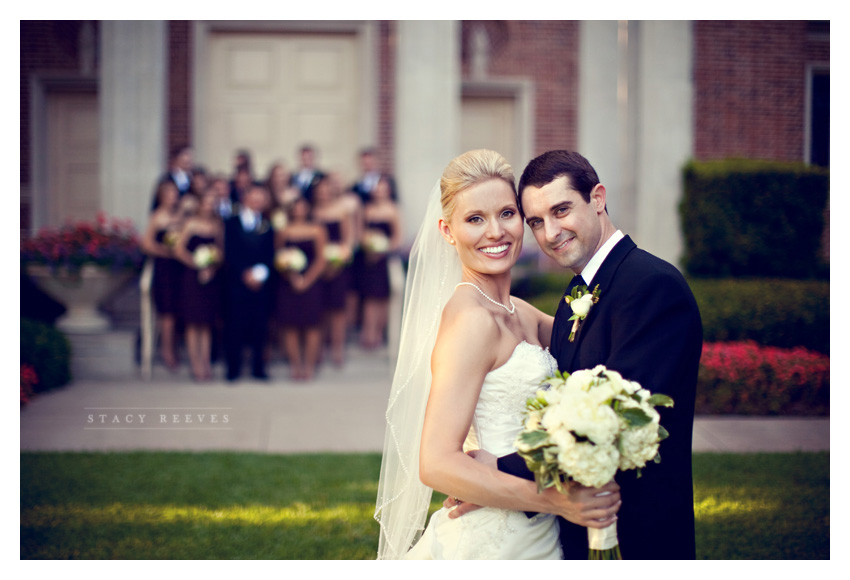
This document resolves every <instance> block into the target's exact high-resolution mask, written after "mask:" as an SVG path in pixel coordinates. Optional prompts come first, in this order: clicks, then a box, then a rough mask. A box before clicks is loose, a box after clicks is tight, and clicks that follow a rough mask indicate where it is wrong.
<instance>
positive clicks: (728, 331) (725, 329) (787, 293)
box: [688, 278, 829, 354]
mask: <svg viewBox="0 0 850 580" xmlns="http://www.w3.org/2000/svg"><path fill="white" fill-rule="evenodd" d="M688 283H689V284H690V286H691V289H692V290H693V292H694V297H695V298H696V300H697V304H698V305H699V310H700V315H701V316H702V328H703V336H704V341H705V342H731V341H743V340H752V341H754V342H757V343H758V344H761V345H763V346H776V347H781V348H792V347H795V346H802V347H805V348H807V349H809V350H814V351H817V352H820V353H823V354H829V282H826V281H822V280H784V279H763V278H762V279H743V280H738V279H727V280H694V279H691V280H688Z"/></svg>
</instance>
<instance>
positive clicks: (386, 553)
mask: <svg viewBox="0 0 850 580" xmlns="http://www.w3.org/2000/svg"><path fill="white" fill-rule="evenodd" d="M441 215H442V208H441V205H440V183H439V181H438V182H437V184H436V185H435V186H434V188H433V189H432V190H431V193H430V194H429V197H428V204H427V209H426V211H425V217H424V218H423V220H422V226H421V227H420V229H419V233H418V234H417V235H416V239H415V240H414V242H413V247H412V248H411V251H410V262H409V265H408V271H407V281H406V283H405V294H404V306H403V312H402V324H401V336H400V343H399V355H398V361H397V363H396V370H395V374H394V376H393V384H392V390H391V392H390V398H389V403H388V405H387V414H386V417H387V429H386V435H385V437H384V454H383V461H382V464H381V478H380V481H379V483H378V499H377V503H376V508H375V519H376V520H377V521H378V524H379V525H380V539H379V541H378V559H379V560H397V559H400V558H403V557H404V555H405V554H406V553H407V551H408V550H409V549H410V547H411V546H412V545H413V544H414V543H415V542H416V540H417V539H418V538H419V537H420V535H421V534H422V531H423V530H424V528H425V520H426V518H427V515H428V506H429V504H430V502H431V493H432V490H431V488H429V487H426V486H425V485H423V484H422V482H420V481H419V442H420V438H421V435H422V424H423V421H424V418H425V406H426V404H427V403H428V394H429V392H430V390H431V351H432V350H433V348H434V342H435V340H436V337H437V329H438V327H439V324H440V316H441V314H442V311H443V307H444V306H445V305H446V302H448V300H449V298H450V297H451V295H452V293H453V292H454V288H455V285H456V284H457V283H458V282H460V280H461V266H460V260H459V259H458V256H457V252H456V251H455V249H454V248H453V247H452V246H450V245H449V244H447V243H446V241H445V240H444V239H443V237H442V235H441V234H440V232H439V229H438V226H437V223H438V220H439V218H440V217H441Z"/></svg>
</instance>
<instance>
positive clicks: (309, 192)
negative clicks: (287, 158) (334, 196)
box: [289, 169, 325, 203]
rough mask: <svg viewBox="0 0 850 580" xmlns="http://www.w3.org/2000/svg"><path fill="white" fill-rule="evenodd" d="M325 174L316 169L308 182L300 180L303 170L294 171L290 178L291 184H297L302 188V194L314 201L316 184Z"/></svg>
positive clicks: (308, 199)
mask: <svg viewBox="0 0 850 580" xmlns="http://www.w3.org/2000/svg"><path fill="white" fill-rule="evenodd" d="M324 176H325V174H324V173H323V172H321V171H319V170H318V169H314V170H313V175H312V177H311V178H310V179H309V181H308V182H307V183H303V182H301V181H300V177H301V171H300V170H299V171H298V172H297V173H293V174H292V177H290V178H289V185H294V186H296V187H297V188H298V189H300V190H301V195H303V196H304V197H305V198H306V199H307V201H309V202H310V203H313V189H315V187H316V185H317V184H318V183H319V181H321V180H322V178H323V177H324Z"/></svg>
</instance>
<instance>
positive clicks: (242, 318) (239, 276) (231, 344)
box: [224, 214, 274, 379]
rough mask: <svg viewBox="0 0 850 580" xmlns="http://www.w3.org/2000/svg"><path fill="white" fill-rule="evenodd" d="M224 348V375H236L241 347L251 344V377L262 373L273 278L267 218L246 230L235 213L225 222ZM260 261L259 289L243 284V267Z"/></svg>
mask: <svg viewBox="0 0 850 580" xmlns="http://www.w3.org/2000/svg"><path fill="white" fill-rule="evenodd" d="M224 260H225V279H226V284H225V292H226V303H225V329H224V332H225V351H226V358H227V376H228V378H229V379H232V378H235V377H237V376H239V374H240V372H241V369H242V349H243V348H244V346H245V345H248V346H250V347H251V354H252V368H251V373H252V374H253V375H255V376H263V375H265V366H264V363H263V349H264V346H265V342H266V335H267V333H268V320H269V315H270V313H271V305H272V296H273V289H272V287H271V284H272V281H273V279H274V276H273V275H272V274H273V273H272V272H271V268H272V265H273V261H274V230H272V228H271V227H270V226H269V223H268V221H267V220H261V223H260V225H259V227H258V228H256V229H254V230H250V231H246V230H245V228H244V227H243V225H242V220H241V219H240V216H239V214H237V215H234V216H232V217H230V218H228V219H227V221H225V225H224ZM256 264H264V265H265V266H266V267H267V268H268V269H269V277H268V278H267V279H266V281H265V283H263V285H262V287H261V288H260V289H259V290H252V289H251V288H249V287H248V286H246V285H245V282H244V281H243V274H244V272H245V270H247V269H249V268H251V267H253V266H255V265H256Z"/></svg>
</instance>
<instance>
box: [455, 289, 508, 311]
mask: <svg viewBox="0 0 850 580" xmlns="http://www.w3.org/2000/svg"><path fill="white" fill-rule="evenodd" d="M458 286H472V287H473V288H475V289H476V290H478V291H479V292H481V295H482V296H483V297H484V298H486V299H487V300H489V301H490V302H492V303H493V304H495V305H496V306H501V307H502V308H504V309H505V310H507V312H508V314H513V313H514V312H516V304H514V301H513V300H511V298H510V296H509V297H508V302H509V303H510V305H511V307H510V308H508V307H507V306H505V305H504V304H502V303H501V302H496V301H495V300H493V299H492V298H490V297H489V296H487V294H485V293H484V290H482V289H481V288H479V287H478V285H477V284H473V283H472V282H461V283H460V284H458V285H457V286H455V288H457V287H458Z"/></svg>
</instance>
